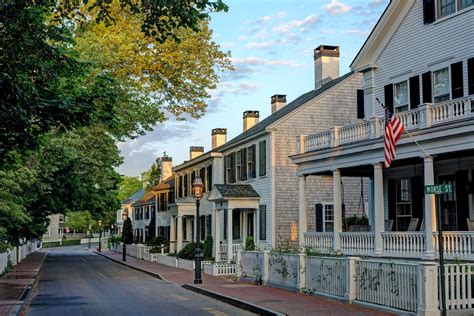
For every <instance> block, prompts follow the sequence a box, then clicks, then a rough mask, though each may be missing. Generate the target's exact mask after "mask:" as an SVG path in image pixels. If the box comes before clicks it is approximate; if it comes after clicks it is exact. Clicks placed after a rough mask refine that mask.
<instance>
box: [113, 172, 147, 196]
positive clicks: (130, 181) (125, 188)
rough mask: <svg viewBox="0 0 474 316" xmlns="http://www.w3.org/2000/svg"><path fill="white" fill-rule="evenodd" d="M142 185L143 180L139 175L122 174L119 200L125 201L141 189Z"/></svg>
mask: <svg viewBox="0 0 474 316" xmlns="http://www.w3.org/2000/svg"><path fill="white" fill-rule="evenodd" d="M142 187H143V184H142V181H140V180H139V179H138V177H128V176H122V180H121V181H120V183H119V189H118V194H117V198H118V200H119V201H124V200H125V199H127V198H128V197H129V196H132V195H133V194H134V193H135V192H137V191H140V189H141V188H142Z"/></svg>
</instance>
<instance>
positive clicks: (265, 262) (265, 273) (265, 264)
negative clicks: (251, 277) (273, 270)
mask: <svg viewBox="0 0 474 316" xmlns="http://www.w3.org/2000/svg"><path fill="white" fill-rule="evenodd" d="M269 255H270V253H269V252H268V251H264V252H263V265H262V268H263V269H262V270H263V271H262V282H263V283H264V284H266V283H267V282H268V265H269V258H268V257H269Z"/></svg>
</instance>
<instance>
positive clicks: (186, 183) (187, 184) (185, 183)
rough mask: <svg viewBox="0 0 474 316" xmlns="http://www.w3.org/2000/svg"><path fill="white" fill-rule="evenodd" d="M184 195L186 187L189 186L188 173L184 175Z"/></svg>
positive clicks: (186, 194) (185, 194) (186, 190)
mask: <svg viewBox="0 0 474 316" xmlns="http://www.w3.org/2000/svg"><path fill="white" fill-rule="evenodd" d="M183 185H184V197H186V196H188V188H189V175H188V174H185V175H184V184H183Z"/></svg>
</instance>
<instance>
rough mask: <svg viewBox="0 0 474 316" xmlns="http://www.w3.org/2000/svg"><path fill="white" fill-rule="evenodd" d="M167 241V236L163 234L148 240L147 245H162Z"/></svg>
mask: <svg viewBox="0 0 474 316" xmlns="http://www.w3.org/2000/svg"><path fill="white" fill-rule="evenodd" d="M164 243H165V238H164V237H163V236H158V237H154V238H151V239H149V240H148V241H147V243H146V245H147V246H150V247H161V245H163V244H164Z"/></svg>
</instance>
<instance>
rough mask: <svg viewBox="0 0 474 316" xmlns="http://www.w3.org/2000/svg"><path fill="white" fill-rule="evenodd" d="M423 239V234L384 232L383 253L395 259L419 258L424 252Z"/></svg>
mask: <svg viewBox="0 0 474 316" xmlns="http://www.w3.org/2000/svg"><path fill="white" fill-rule="evenodd" d="M425 237H426V235H425V232H384V233H382V240H383V253H384V255H387V256H395V257H396V256H402V257H404V256H409V257H421V256H422V255H423V252H424V250H425Z"/></svg>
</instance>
